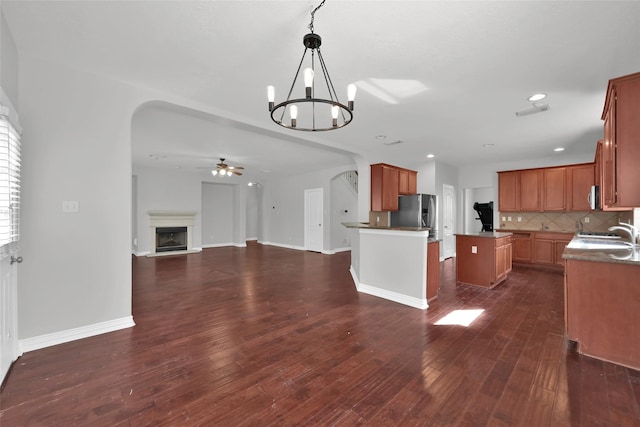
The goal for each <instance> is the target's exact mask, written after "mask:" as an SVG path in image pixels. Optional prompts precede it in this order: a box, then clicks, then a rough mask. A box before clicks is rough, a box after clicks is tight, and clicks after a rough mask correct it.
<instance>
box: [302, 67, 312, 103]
mask: <svg viewBox="0 0 640 427" xmlns="http://www.w3.org/2000/svg"><path fill="white" fill-rule="evenodd" d="M304 87H305V92H306V95H307V98H308V99H309V98H311V89H312V88H313V70H312V69H311V68H305V69H304Z"/></svg>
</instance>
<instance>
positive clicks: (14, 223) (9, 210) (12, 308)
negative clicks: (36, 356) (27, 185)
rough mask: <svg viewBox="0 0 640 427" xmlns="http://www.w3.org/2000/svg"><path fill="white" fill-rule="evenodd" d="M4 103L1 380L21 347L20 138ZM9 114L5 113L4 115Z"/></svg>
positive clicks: (0, 128) (0, 131) (0, 135)
mask: <svg viewBox="0 0 640 427" xmlns="http://www.w3.org/2000/svg"><path fill="white" fill-rule="evenodd" d="M3 108H4V107H2V105H0V334H2V335H1V336H0V383H1V382H2V381H3V380H4V378H5V376H6V375H7V372H8V370H9V368H10V366H11V363H12V362H13V361H14V360H16V359H17V358H18V356H19V353H18V351H19V349H18V264H19V263H20V262H22V258H20V256H19V254H18V251H19V235H20V233H19V231H20V227H19V225H20V137H19V135H18V133H17V132H16V130H15V129H14V128H13V127H12V126H11V125H10V124H9V121H8V120H7V118H6V114H7V113H6V110H5V111H3ZM3 114H5V115H3Z"/></svg>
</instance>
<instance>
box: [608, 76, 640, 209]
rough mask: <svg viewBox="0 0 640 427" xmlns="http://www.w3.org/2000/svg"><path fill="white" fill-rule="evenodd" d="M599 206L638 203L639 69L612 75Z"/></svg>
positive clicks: (627, 205) (639, 190)
mask: <svg viewBox="0 0 640 427" xmlns="http://www.w3.org/2000/svg"><path fill="white" fill-rule="evenodd" d="M602 119H603V120H604V143H603V148H602V166H603V171H602V182H601V190H600V191H601V192H602V195H603V197H602V198H601V201H602V205H603V206H602V208H603V209H611V210H616V209H630V208H633V207H638V206H640V186H639V185H638V182H640V167H638V165H639V164H640V144H639V143H638V141H640V73H635V74H631V75H628V76H624V77H620V78H617V79H612V80H610V81H609V86H608V88H607V97H606V99H605V106H604V111H603V113H602Z"/></svg>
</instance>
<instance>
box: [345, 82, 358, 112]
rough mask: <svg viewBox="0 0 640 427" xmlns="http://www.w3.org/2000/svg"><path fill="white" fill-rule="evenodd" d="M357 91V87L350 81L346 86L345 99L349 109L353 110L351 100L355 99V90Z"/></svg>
mask: <svg viewBox="0 0 640 427" xmlns="http://www.w3.org/2000/svg"><path fill="white" fill-rule="evenodd" d="M357 91H358V87H357V86H356V85H354V84H353V83H351V84H350V85H349V86H347V100H348V101H349V110H351V111H353V102H354V101H355V99H356V92H357Z"/></svg>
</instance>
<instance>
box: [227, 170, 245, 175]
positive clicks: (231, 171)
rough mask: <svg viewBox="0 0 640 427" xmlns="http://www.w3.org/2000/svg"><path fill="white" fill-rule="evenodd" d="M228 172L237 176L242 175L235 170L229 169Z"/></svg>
mask: <svg viewBox="0 0 640 427" xmlns="http://www.w3.org/2000/svg"><path fill="white" fill-rule="evenodd" d="M229 173H232V174H234V175H238V176H240V175H242V172H238V171H237V170H230V171H229Z"/></svg>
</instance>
